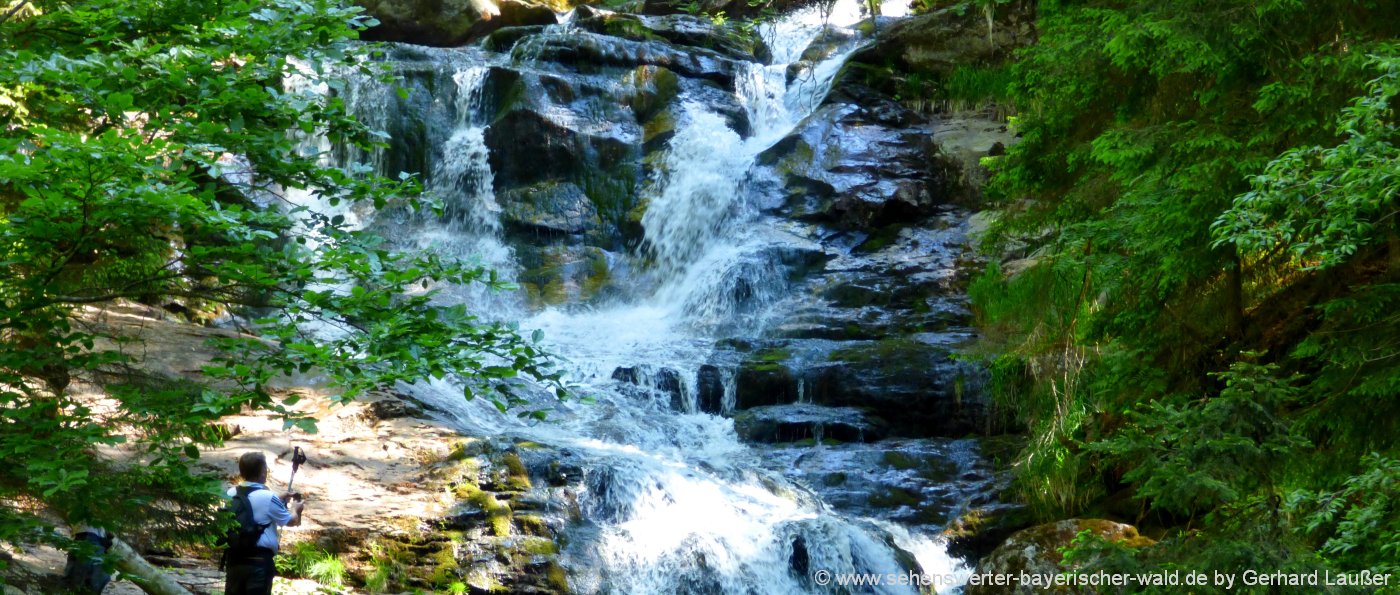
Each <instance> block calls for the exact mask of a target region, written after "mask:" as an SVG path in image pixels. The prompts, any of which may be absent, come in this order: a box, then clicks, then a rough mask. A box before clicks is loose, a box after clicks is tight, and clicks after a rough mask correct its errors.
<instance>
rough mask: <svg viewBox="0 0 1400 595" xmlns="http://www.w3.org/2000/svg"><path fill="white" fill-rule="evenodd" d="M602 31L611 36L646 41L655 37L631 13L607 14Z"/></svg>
mask: <svg viewBox="0 0 1400 595" xmlns="http://www.w3.org/2000/svg"><path fill="white" fill-rule="evenodd" d="M603 33H605V34H607V35H611V36H613V37H623V38H626V39H636V40H640V41H648V40H653V39H657V37H656V35H655V34H653V33H652V32H651V29H648V28H647V27H646V25H643V24H642V21H641V20H640V19H638V18H637V17H635V16H632V15H623V14H614V15H608V16H607V17H605V18H604V20H603Z"/></svg>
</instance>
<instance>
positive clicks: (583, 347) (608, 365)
mask: <svg viewBox="0 0 1400 595" xmlns="http://www.w3.org/2000/svg"><path fill="white" fill-rule="evenodd" d="M889 4H895V3H889ZM859 6H860V3H859V2H857V1H855V0H840V1H838V2H836V3H835V4H834V5H832V6H829V7H828V11H826V12H823V10H822V9H821V8H819V7H812V8H809V9H804V10H802V11H799V12H797V13H794V14H792V15H788V16H786V17H784V18H782V19H780V20H778V21H777V22H775V23H773V24H770V25H765V26H762V27H761V29H760V30H761V32H762V35H763V39H764V42H765V44H766V46H767V48H768V51H769V52H770V54H771V56H772V59H771V61H770V62H771V63H769V64H759V63H744V64H742V65H741V70H740V72H739V73H738V75H737V77H736V83H735V88H734V89H732V94H733V96H734V97H735V98H736V99H737V103H738V104H739V105H740V106H741V107H742V109H743V111H744V113H745V114H746V115H747V119H748V122H749V130H747V131H744V132H743V133H741V132H740V131H736V130H734V129H733V127H732V124H731V122H730V120H729V119H727V118H726V117H724V115H723V114H721V113H718V112H717V111H716V110H715V109H714V108H712V107H711V106H710V105H709V104H707V103H706V102H705V101H703V100H702V98H700V97H691V96H688V95H687V94H686V93H687V92H682V95H681V98H680V102H681V105H683V109H682V110H681V113H680V114H679V116H678V122H677V127H676V132H675V135H674V137H672V138H671V139H670V140H669V142H668V149H667V151H666V153H665V154H664V159H663V163H662V165H661V167H659V168H658V171H659V172H661V173H659V174H658V175H657V176H656V177H655V178H654V179H652V180H650V181H648V183H646V184H645V187H646V192H647V198H648V199H649V205H648V207H647V209H646V211H645V214H644V215H643V216H642V218H641V221H640V224H641V227H642V228H643V230H644V238H645V239H644V243H643V245H642V246H640V247H639V248H638V249H637V250H636V253H635V254H633V255H631V256H628V257H627V258H629V259H631V261H632V262H631V266H632V267H634V268H635V269H639V270H645V271H649V272H648V273H647V274H648V275H650V277H649V279H650V282H648V283H638V284H636V285H637V288H638V289H637V290H636V291H635V292H633V293H631V294H627V295H622V296H620V297H619V298H617V299H614V300H612V301H610V302H607V303H605V304H603V305H597V306H594V307H580V306H578V305H575V304H565V305H563V306H552V307H546V308H543V309H535V310H530V309H528V308H526V307H525V306H524V305H523V303H522V301H521V300H518V299H506V298H489V299H488V296H484V295H481V294H479V293H474V292H456V293H452V294H450V295H452V296H454V297H455V298H456V299H462V300H467V301H469V302H470V303H472V304H473V308H476V309H477V310H478V311H484V312H485V313H486V314H488V315H490V316H494V317H498V318H501V319H514V320H521V328H522V329H525V331H526V332H527V333H528V332H529V331H530V330H533V329H540V330H542V331H543V332H544V336H545V337H546V343H547V347H548V348H549V349H550V350H551V351H552V352H554V353H557V354H559V355H560V356H561V357H562V358H564V360H565V364H564V365H565V368H566V369H567V371H568V380H569V381H570V382H571V383H573V384H574V385H575V389H574V392H575V393H576V394H578V395H581V396H588V397H592V402H582V401H579V400H570V401H565V402H561V403H555V402H552V401H550V400H549V399H548V398H545V397H543V396H542V397H540V399H539V401H538V405H539V406H541V407H546V408H548V410H549V419H548V421H545V422H527V421H524V420H521V419H519V418H517V417H516V416H514V415H512V414H502V413H501V412H499V411H497V410H496V408H495V407H494V406H492V405H491V404H490V403H488V402H485V401H484V400H481V399H478V400H476V401H471V402H464V401H463V400H462V396H461V395H462V391H461V390H460V389H459V388H458V387H456V386H454V385H453V384H452V383H451V382H450V381H446V380H444V381H438V382H433V383H424V384H420V385H415V386H412V387H406V390H407V391H409V392H411V393H412V394H413V395H415V397H416V398H418V399H419V400H421V401H423V402H425V403H427V404H430V405H432V406H434V407H436V408H438V409H440V410H442V411H445V412H446V413H445V414H444V420H445V421H446V422H447V423H450V424H453V425H455V426H456V427H457V428H459V429H460V430H461V431H462V432H463V433H466V434H471V435H487V436H496V437H500V438H504V439H514V440H520V441H525V440H528V441H530V442H532V443H536V444H539V445H543V446H544V447H545V448H547V449H549V450H550V451H551V452H554V453H557V454H558V456H560V457H567V458H568V459H569V460H572V461H576V462H577V463H578V464H579V465H580V467H582V468H583V469H584V477H583V480H582V485H581V486H579V487H578V489H577V493H576V494H575V495H576V498H577V503H578V507H579V509H580V511H581V512H582V518H583V523H582V524H581V526H580V527H578V528H575V529H571V530H570V531H571V533H570V534H569V535H568V542H569V543H570V545H569V547H568V548H566V549H565V550H564V552H563V554H564V556H565V560H566V564H565V566H566V568H567V569H568V571H569V574H570V582H571V584H572V586H573V587H574V589H575V590H576V591H578V592H590V593H591V592H604V593H637V594H651V593H762V594H784V593H813V592H828V591H832V590H834V587H830V586H827V585H824V584H821V583H820V582H819V581H818V580H816V579H815V578H814V577H813V573H814V572H815V571H818V570H825V571H829V572H832V573H837V574H841V573H872V574H880V575H888V574H906V573H907V572H908V571H910V570H915V571H918V570H922V571H923V572H925V573H929V574H938V575H946V576H953V577H956V576H965V573H966V568H965V567H963V566H962V565H961V561H960V560H958V559H956V558H953V557H950V556H948V555H947V553H946V551H945V550H944V548H943V545H942V542H941V541H940V540H939V539H938V538H937V537H936V536H934V535H929V534H925V533H921V532H920V531H918V530H913V529H909V528H906V527H904V526H901V525H897V524H893V523H891V522H889V521H886V520H882V519H875V518H864V517H862V516H859V515H855V514H850V513H843V512H841V511H839V510H837V509H835V508H834V507H833V506H831V505H829V504H828V503H826V502H824V501H823V498H822V496H821V495H819V494H818V493H817V492H815V491H813V490H812V489H809V488H808V487H807V486H805V485H803V484H802V483H801V482H798V481H794V480H793V479H791V478H790V477H789V476H788V475H786V474H784V473H783V472H782V471H783V470H782V469H781V468H779V466H780V465H787V464H789V461H788V460H787V459H784V458H783V457H784V456H786V455H781V456H770V455H768V454H765V452H764V451H760V449H757V448H755V447H751V446H749V445H746V444H745V443H743V442H741V441H740V439H739V438H738V436H737V435H736V433H735V430H734V426H733V421H732V420H731V419H730V418H727V417H722V416H719V415H712V414H709V413H702V412H700V408H699V407H698V406H697V404H696V392H697V387H696V386H693V385H694V384H695V381H694V379H695V378H696V370H697V368H698V367H699V366H701V365H702V364H704V363H705V362H706V361H707V358H708V356H709V355H710V354H711V352H712V351H713V349H714V346H715V342H716V340H717V339H718V338H721V337H723V336H726V335H721V334H719V332H718V331H717V330H716V329H721V328H724V329H731V330H732V329H735V328H739V329H747V331H748V332H750V333H752V334H753V335H754V336H756V335H757V334H758V333H760V332H761V330H762V329H761V324H762V321H763V320H764V315H765V308H768V307H771V306H772V304H774V303H776V302H777V301H778V299H779V298H781V297H783V295H784V292H786V291H789V288H788V287H787V284H786V281H785V273H784V270H785V265H784V264H783V262H781V260H780V259H779V258H778V256H777V255H778V254H779V253H781V252H782V251H783V250H784V249H786V248H788V247H791V246H794V245H799V246H800V245H802V244H803V243H804V242H805V243H810V241H809V240H804V239H801V238H799V237H797V236H796V235H794V234H792V233H790V231H788V230H787V229H786V228H785V227H784V224H783V223H782V222H779V221H776V220H775V219H773V218H772V217H770V216H766V215H764V214H762V213H761V211H760V209H759V208H758V207H757V206H755V205H753V204H750V203H749V199H748V197H749V193H748V192H747V188H748V185H749V184H750V183H751V182H752V179H751V178H752V176H751V172H752V171H753V170H754V168H755V167H756V160H757V158H758V156H759V155H760V154H761V153H763V152H764V151H765V150H767V149H769V148H770V147H772V146H774V144H775V143H776V142H778V141H779V140H781V139H782V138H784V136H786V135H787V134H789V133H790V132H791V131H792V130H793V129H794V127H796V126H797V125H798V124H799V123H800V122H802V120H803V119H804V118H805V117H807V116H808V115H809V114H811V113H812V112H813V110H814V109H816V108H817V106H818V105H820V104H821V102H822V100H823V98H824V97H825V96H826V94H827V91H828V89H829V88H830V86H831V82H832V79H833V77H834V76H835V75H836V74H837V72H838V71H839V70H840V68H841V66H842V64H843V63H844V62H845V60H846V59H847V58H848V57H849V56H850V55H851V53H852V52H854V51H855V50H856V49H857V48H858V47H859V45H860V43H861V37H860V34H859V33H857V32H856V31H855V30H854V28H853V27H854V25H855V24H856V23H857V21H858V20H859V19H860V18H861V16H862V15H861V14H860V11H859V8H858V7H859ZM571 31H572V29H570V28H569V27H567V26H562V25H561V26H554V27H551V28H549V29H548V30H547V31H546V32H545V33H544V34H543V35H538V36H535V37H531V38H526V39H524V40H522V41H521V42H520V44H519V45H517V46H516V48H515V54H516V56H515V62H514V63H513V64H514V67H515V68H529V69H536V70H545V69H547V68H548V65H546V64H544V63H543V61H542V60H541V59H540V58H539V55H540V54H539V52H540V51H541V48H542V47H544V44H545V42H546V41H548V38H549V37H550V36H555V37H558V36H565V35H569V34H571ZM819 39H823V40H828V42H829V43H828V47H827V48H826V49H825V51H822V52H818V54H817V55H816V57H815V58H813V57H812V55H811V54H810V52H806V50H807V48H809V47H813V46H814V42H815V41H818V40H819ZM804 54H806V58H807V59H806V60H804V59H803V58H804ZM488 59H489V60H495V61H496V63H498V64H501V63H506V62H507V61H509V60H510V57H509V54H504V55H498V56H493V57H490V58H488ZM456 68H457V70H456V71H455V74H453V76H452V77H451V80H452V81H453V82H454V84H455V86H456V88H455V89H454V91H453V93H452V94H451V96H452V97H453V98H455V99H454V101H453V106H452V110H451V111H453V112H455V120H454V122H453V124H452V126H453V130H452V132H451V134H450V136H448V137H447V140H446V141H445V143H444V144H443V145H442V146H440V147H437V149H436V151H437V154H439V155H440V157H438V158H436V161H434V163H433V165H432V169H431V176H430V177H429V184H428V187H429V189H430V190H431V191H433V192H434V193H436V194H437V195H438V196H440V197H442V199H443V200H444V203H445V207H446V209H445V211H446V213H445V216H444V217H442V218H440V219H439V218H422V217H416V218H404V219H399V220H393V219H392V217H387V219H388V220H384V221H379V222H377V224H378V225H380V226H382V227H384V228H385V229H389V230H392V232H393V234H394V235H395V237H394V239H395V240H396V241H397V242H398V243H399V244H400V245H401V246H403V247H405V248H408V249H417V250H437V251H444V252H446V253H449V254H451V255H454V256H458V257H464V258H473V259H478V260H480V261H481V262H482V263H484V264H486V265H489V266H492V267H494V268H496V269H497V270H499V271H502V272H503V273H504V276H506V277H507V278H514V277H515V276H516V275H517V274H518V273H519V272H520V271H521V269H523V268H524V267H523V266H522V265H521V264H520V263H518V262H516V261H515V257H516V256H515V254H514V252H513V251H512V249H511V247H510V245H509V244H508V243H507V241H506V240H505V239H504V238H503V232H502V224H501V222H500V213H501V206H500V205H499V204H498V202H497V200H496V197H495V195H494V193H493V190H492V187H493V180H494V179H495V178H494V176H493V172H492V170H491V159H490V158H491V155H490V153H489V150H488V148H487V143H486V141H485V135H486V134H487V128H488V124H487V122H488V121H489V118H488V117H487V116H488V115H489V114H488V112H490V110H492V109H493V107H492V106H490V105H488V103H489V102H488V98H487V96H486V90H485V89H484V84H485V80H486V79H487V75H488V71H489V70H490V69H489V68H488V67H487V66H482V65H480V64H477V65H465V64H462V65H458V66H457V67H456ZM359 111H362V110H357V112H359ZM558 117H559V118H561V120H560V121H563V120H562V119H563V118H567V117H568V115H567V114H559V115H558ZM384 124H385V125H386V126H387V125H389V123H384ZM375 163H376V165H377V166H379V167H383V163H384V162H383V160H382V159H379V160H377V161H375ZM619 368H627V369H630V370H632V373H633V374H634V375H635V376H636V385H639V387H633V388H637V390H624V388H625V387H622V386H620V383H618V382H616V381H614V376H613V374H614V371H615V370H618V369H619ZM664 369H669V370H674V371H679V374H677V375H673V376H667V375H666V374H663V373H661V372H660V371H661V370H664ZM720 377H721V378H722V382H723V384H724V391H725V395H724V402H725V404H724V409H725V411H729V410H732V409H733V407H734V401H735V397H734V386H733V372H732V371H731V370H723V371H722V372H721V374H720ZM666 382H676V383H678V384H679V387H678V392H679V394H680V395H681V401H682V403H681V407H680V410H679V411H678V410H676V407H675V406H674V404H673V403H672V402H671V397H669V396H668V395H667V391H665V390H661V387H662V385H663V384H665V383H666ZM814 448H816V449H821V448H824V447H823V446H821V444H820V440H818V444H817V445H816V446H815V447H814ZM798 456H799V458H798V459H796V460H793V461H791V462H790V463H791V464H792V465H794V466H795V465H797V464H798V462H799V461H800V460H801V459H800V454H799V455H798ZM959 456H970V455H959ZM954 582H956V580H954ZM849 591H850V592H862V589H858V588H852V589H849ZM870 591H871V592H881V593H906V592H908V593H914V592H918V590H917V588H911V587H907V586H882V587H880V588H878V589H870Z"/></svg>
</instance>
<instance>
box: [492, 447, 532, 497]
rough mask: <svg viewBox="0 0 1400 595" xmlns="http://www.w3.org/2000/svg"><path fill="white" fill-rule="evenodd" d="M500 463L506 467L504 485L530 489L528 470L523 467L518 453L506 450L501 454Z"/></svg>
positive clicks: (522, 489)
mask: <svg viewBox="0 0 1400 595" xmlns="http://www.w3.org/2000/svg"><path fill="white" fill-rule="evenodd" d="M500 461H501V465H502V466H504V467H505V468H506V485H508V486H510V489H512V490H518V491H525V490H528V489H530V487H531V485H530V472H529V471H527V470H526V469H525V463H524V461H521V460H520V455H518V454H515V453H513V452H508V453H506V454H504V455H501V459H500Z"/></svg>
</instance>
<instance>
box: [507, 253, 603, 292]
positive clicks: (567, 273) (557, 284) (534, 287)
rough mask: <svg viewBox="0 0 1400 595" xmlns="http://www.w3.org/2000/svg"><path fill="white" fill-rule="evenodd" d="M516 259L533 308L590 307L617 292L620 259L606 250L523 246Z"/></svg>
mask: <svg viewBox="0 0 1400 595" xmlns="http://www.w3.org/2000/svg"><path fill="white" fill-rule="evenodd" d="M515 255H516V259H517V261H518V262H519V263H520V265H521V267H522V268H524V269H525V270H524V271H522V272H521V273H520V276H519V278H518V281H519V282H520V284H521V286H522V287H523V289H525V291H526V295H527V296H528V297H529V299H530V301H531V302H532V303H533V304H536V305H554V304H561V303H564V302H566V301H572V302H574V303H588V302H589V301H591V300H594V299H601V298H602V297H604V296H606V295H608V294H609V293H610V292H611V291H613V289H610V288H612V287H613V286H614V284H615V276H614V273H615V272H618V271H615V270H614V266H613V265H614V263H615V262H617V259H615V258H614V257H613V256H611V255H609V253H608V252H607V251H606V250H603V249H602V248H598V247H596V246H587V245H580V244H576V243H575V244H549V245H539V244H526V243H521V244H520V245H518V246H517V247H516V252H515Z"/></svg>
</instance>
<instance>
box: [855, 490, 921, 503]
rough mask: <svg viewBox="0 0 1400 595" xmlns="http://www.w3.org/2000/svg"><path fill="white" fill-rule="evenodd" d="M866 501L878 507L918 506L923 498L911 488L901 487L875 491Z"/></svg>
mask: <svg viewBox="0 0 1400 595" xmlns="http://www.w3.org/2000/svg"><path fill="white" fill-rule="evenodd" d="M866 502H867V503H869V504H870V505H871V506H875V507H877V508H898V507H900V506H911V507H918V506H919V503H920V502H921V499H920V498H919V495H918V494H917V493H915V492H913V491H911V490H907V489H905V488H900V487H890V486H886V487H885V488H883V489H881V490H879V491H877V492H875V493H873V494H871V495H870V497H869V498H867V499H866Z"/></svg>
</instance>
